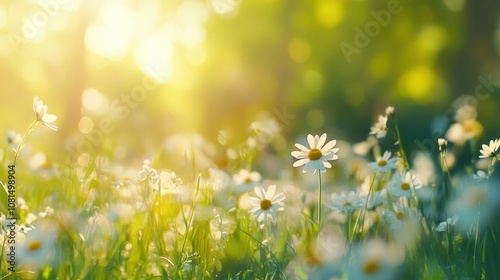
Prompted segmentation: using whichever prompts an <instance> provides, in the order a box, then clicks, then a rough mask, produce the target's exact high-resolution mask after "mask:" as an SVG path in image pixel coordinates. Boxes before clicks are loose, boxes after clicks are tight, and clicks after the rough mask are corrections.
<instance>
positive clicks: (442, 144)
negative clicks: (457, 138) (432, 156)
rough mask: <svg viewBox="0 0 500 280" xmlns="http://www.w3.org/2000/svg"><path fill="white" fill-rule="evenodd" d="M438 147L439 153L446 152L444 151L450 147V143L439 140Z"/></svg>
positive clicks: (442, 139)
mask: <svg viewBox="0 0 500 280" xmlns="http://www.w3.org/2000/svg"><path fill="white" fill-rule="evenodd" d="M438 146H439V151H440V152H444V151H446V147H447V146H448V141H447V140H446V139H444V138H439V139H438Z"/></svg>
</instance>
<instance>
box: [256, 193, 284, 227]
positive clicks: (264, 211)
mask: <svg viewBox="0 0 500 280" xmlns="http://www.w3.org/2000/svg"><path fill="white" fill-rule="evenodd" d="M254 190H255V194H257V197H250V198H249V199H250V205H251V207H252V208H250V213H252V214H253V215H254V216H255V218H256V219H257V221H258V222H263V221H267V220H268V219H269V220H271V221H274V219H275V218H276V211H281V210H283V200H284V199H285V194H284V193H278V194H276V185H270V186H269V187H268V188H267V190H264V188H262V187H259V186H257V187H255V189H254Z"/></svg>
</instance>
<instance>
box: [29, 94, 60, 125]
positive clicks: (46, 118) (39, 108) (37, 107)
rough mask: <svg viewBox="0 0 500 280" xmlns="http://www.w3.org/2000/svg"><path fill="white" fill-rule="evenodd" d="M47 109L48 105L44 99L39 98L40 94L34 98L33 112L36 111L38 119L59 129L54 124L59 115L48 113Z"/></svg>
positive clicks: (43, 123)
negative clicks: (44, 102)
mask: <svg viewBox="0 0 500 280" xmlns="http://www.w3.org/2000/svg"><path fill="white" fill-rule="evenodd" d="M47 110H48V107H47V105H44V104H43V101H42V100H39V99H38V96H35V98H34V99H33V112H34V113H35V118H36V121H37V122H40V123H41V124H42V125H45V126H46V127H48V128H50V129H52V130H55V131H57V126H55V125H53V124H52V123H53V122H54V121H55V120H57V116H56V115H52V114H47Z"/></svg>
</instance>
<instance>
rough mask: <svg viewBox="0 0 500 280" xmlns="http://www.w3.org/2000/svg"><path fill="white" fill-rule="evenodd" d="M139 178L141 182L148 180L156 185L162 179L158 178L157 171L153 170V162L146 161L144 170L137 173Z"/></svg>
mask: <svg viewBox="0 0 500 280" xmlns="http://www.w3.org/2000/svg"><path fill="white" fill-rule="evenodd" d="M137 176H138V177H139V178H138V179H139V181H144V180H146V179H149V181H150V183H151V184H152V185H154V184H155V183H157V182H158V179H159V178H160V177H159V176H158V172H157V171H156V169H154V168H151V162H150V161H149V160H145V161H144V165H143V166H142V170H141V171H139V173H137Z"/></svg>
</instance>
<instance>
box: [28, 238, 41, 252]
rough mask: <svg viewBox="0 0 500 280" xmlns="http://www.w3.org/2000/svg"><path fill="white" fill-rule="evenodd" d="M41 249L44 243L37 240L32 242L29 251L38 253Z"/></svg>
mask: <svg viewBox="0 0 500 280" xmlns="http://www.w3.org/2000/svg"><path fill="white" fill-rule="evenodd" d="M40 247H42V242H40V241H38V240H36V241H33V242H31V243H30V244H29V245H28V250H29V251H36V250H38V249H40Z"/></svg>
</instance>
